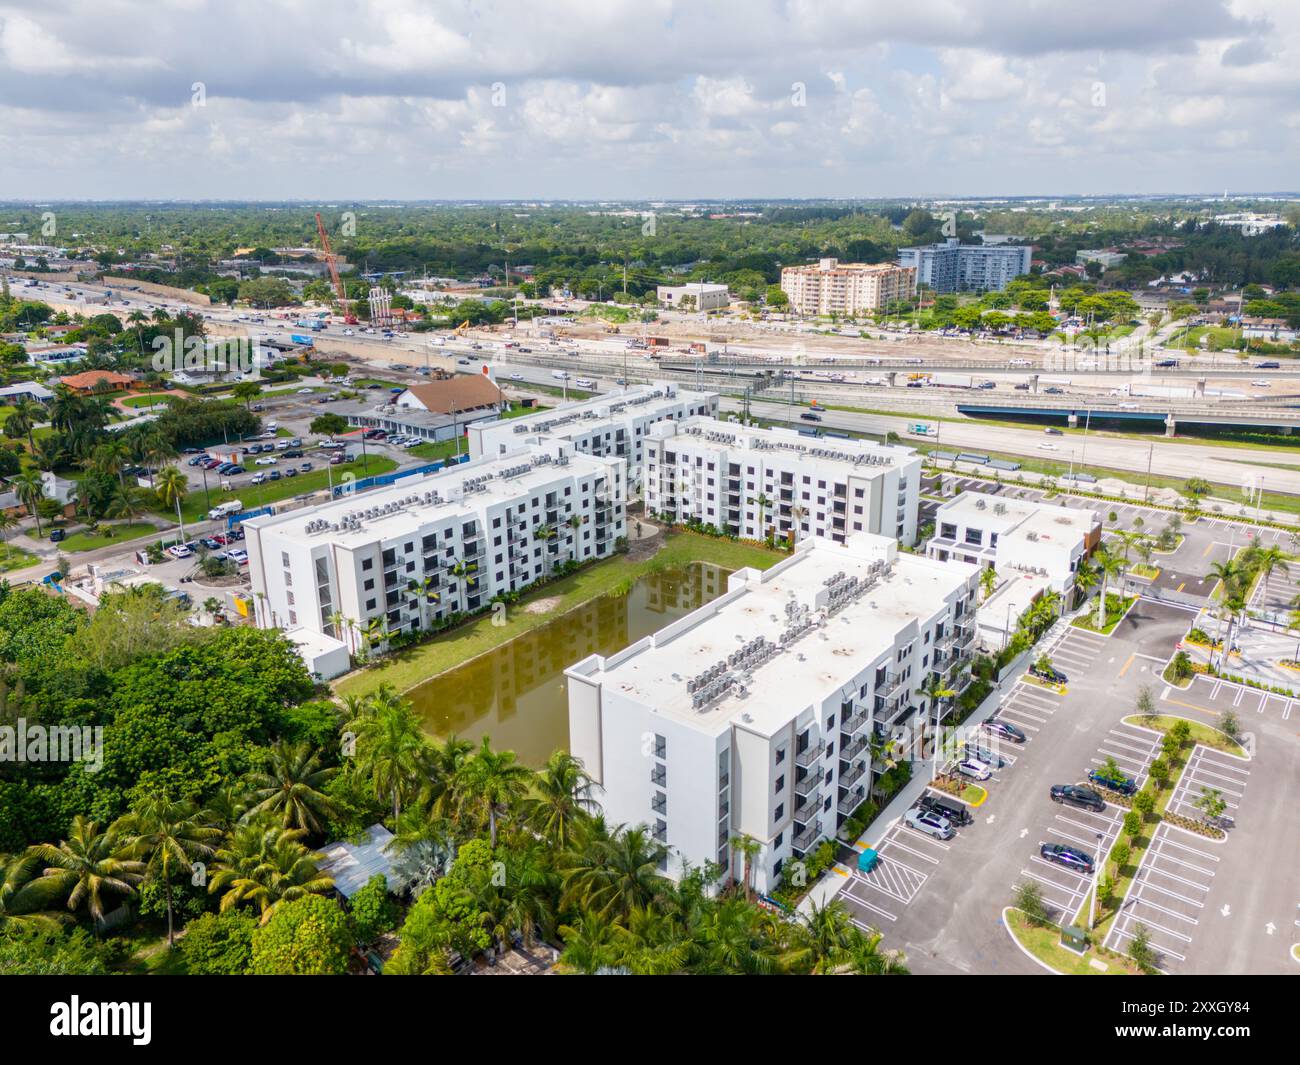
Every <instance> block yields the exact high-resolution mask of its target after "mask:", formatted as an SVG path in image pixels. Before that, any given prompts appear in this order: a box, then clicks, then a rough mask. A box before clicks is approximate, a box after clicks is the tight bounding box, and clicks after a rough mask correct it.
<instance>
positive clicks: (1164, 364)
mask: <svg viewBox="0 0 1300 1065" xmlns="http://www.w3.org/2000/svg"><path fill="white" fill-rule="evenodd" d="M1177 365H1178V360H1177V359H1160V360H1159V361H1157V362H1156V367H1157V368H1158V369H1161V370H1165V369H1168V368H1169V367H1171V366H1177Z"/></svg>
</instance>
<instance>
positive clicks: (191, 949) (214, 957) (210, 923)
mask: <svg viewBox="0 0 1300 1065" xmlns="http://www.w3.org/2000/svg"><path fill="white" fill-rule="evenodd" d="M256 931H257V921H255V920H254V919H253V918H252V917H250V916H249V915H248V914H246V913H242V912H240V911H238V910H227V911H226V912H225V913H222V914H215V913H205V914H204V915H203V916H202V917H196V918H195V919H194V920H192V921H191V922H190V923H189V924H187V925H186V926H185V935H184V936H183V937H181V940H180V950H181V953H182V954H183V955H184V956H185V966H186V968H187V970H188V971H189V973H190V974H191V975H192V976H243V975H244V974H245V973H246V972H247V971H248V965H249V962H251V961H252V960H253V933H254V932H256Z"/></svg>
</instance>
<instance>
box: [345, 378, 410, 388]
mask: <svg viewBox="0 0 1300 1065" xmlns="http://www.w3.org/2000/svg"><path fill="white" fill-rule="evenodd" d="M371 385H378V386H379V387H380V388H383V389H388V390H391V389H394V388H405V387H406V386H405V385H404V384H402V383H401V382H400V381H385V380H384V379H383V378H382V377H354V378H352V384H351V385H350V387H351V388H369V387H370V386H371ZM371 391H374V389H371Z"/></svg>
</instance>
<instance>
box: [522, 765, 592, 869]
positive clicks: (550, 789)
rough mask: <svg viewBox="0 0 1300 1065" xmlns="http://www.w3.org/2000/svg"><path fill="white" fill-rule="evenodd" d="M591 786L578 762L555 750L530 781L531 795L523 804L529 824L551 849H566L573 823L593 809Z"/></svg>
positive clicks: (589, 778) (570, 839)
mask: <svg viewBox="0 0 1300 1065" xmlns="http://www.w3.org/2000/svg"><path fill="white" fill-rule="evenodd" d="M594 787H595V784H594V783H593V782H592V779H591V777H589V776H588V775H587V771H586V770H585V769H584V768H583V767H582V761H581V760H580V759H578V758H575V757H574V756H573V755H571V754H569V753H568V752H567V751H555V752H554V753H553V754H552V755H551V757H550V758H549V759H547V761H546V767H545V768H544V769H543V770H542V771H541V772H540V773H539V774H538V775H537V777H536V779H535V780H534V781H533V791H534V796H533V798H531V799H529V800H528V802H527V816H528V821H529V824H530V825H531V826H532V828H533V830H534V831H535V832H538V833H539V834H540V835H542V836H543V837H544V838H545V839H546V840H547V841H548V842H549V843H550V844H551V846H553V847H555V848H556V849H557V850H564V849H566V848H567V847H569V845H570V844H571V843H572V842H573V832H574V823H575V822H579V821H581V820H582V819H583V818H584V817H587V816H588V815H590V814H591V813H592V812H593V811H594V810H596V808H597V803H596V800H595V799H593V798H592V795H591V793H592V789H593V788H594Z"/></svg>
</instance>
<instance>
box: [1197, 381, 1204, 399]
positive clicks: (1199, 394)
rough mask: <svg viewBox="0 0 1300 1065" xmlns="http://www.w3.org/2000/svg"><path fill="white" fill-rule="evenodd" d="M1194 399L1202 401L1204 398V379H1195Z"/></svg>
mask: <svg viewBox="0 0 1300 1065" xmlns="http://www.w3.org/2000/svg"><path fill="white" fill-rule="evenodd" d="M1196 397H1197V399H1204V398H1205V378H1204V377H1198V378H1197V379H1196Z"/></svg>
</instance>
